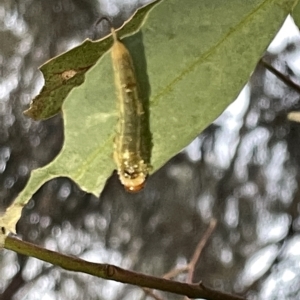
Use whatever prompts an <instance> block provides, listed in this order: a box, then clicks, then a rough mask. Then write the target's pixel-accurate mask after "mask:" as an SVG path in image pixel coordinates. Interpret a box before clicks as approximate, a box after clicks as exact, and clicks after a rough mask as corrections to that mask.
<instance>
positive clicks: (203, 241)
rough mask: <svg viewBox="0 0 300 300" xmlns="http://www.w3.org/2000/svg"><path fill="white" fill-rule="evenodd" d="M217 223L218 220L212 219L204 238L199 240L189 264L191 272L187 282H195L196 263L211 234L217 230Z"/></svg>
mask: <svg viewBox="0 0 300 300" xmlns="http://www.w3.org/2000/svg"><path fill="white" fill-rule="evenodd" d="M216 225H217V220H216V219H212V220H211V221H210V223H209V226H208V228H207V229H206V232H205V233H204V235H203V237H202V239H201V240H200V241H199V243H198V245H197V247H196V250H195V252H194V255H193V257H192V259H191V261H190V263H189V264H188V267H189V272H188V277H187V281H186V282H187V283H192V282H193V276H194V271H195V268H196V264H197V262H198V260H199V257H200V255H201V253H202V250H203V248H204V247H205V245H206V244H207V241H208V239H209V238H210V236H211V234H212V233H213V231H214V230H215V228H216Z"/></svg>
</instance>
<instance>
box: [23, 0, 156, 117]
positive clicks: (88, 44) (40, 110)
mask: <svg viewBox="0 0 300 300" xmlns="http://www.w3.org/2000/svg"><path fill="white" fill-rule="evenodd" d="M160 1H161V0H158V1H154V2H153V3H151V4H149V5H146V6H144V7H142V8H140V9H139V10H137V11H136V13H135V14H134V16H133V17H132V19H130V20H128V21H127V22H126V23H125V24H124V26H123V27H122V29H121V30H120V31H119V32H118V33H119V37H123V36H126V35H128V34H132V33H133V32H136V31H137V30H138V29H139V28H140V27H141V25H142V23H143V21H144V19H145V17H146V15H147V13H148V12H149V11H150V10H151V9H152V8H153V7H154V6H155V5H156V4H157V3H159V2H160ZM112 42H113V39H112V38H111V37H109V38H104V39H102V40H100V41H91V40H89V39H87V40H85V41H84V42H83V43H82V44H81V45H79V46H78V47H75V48H73V49H72V50H70V51H68V52H65V53H63V54H62V55H59V56H56V57H54V58H53V59H51V60H49V61H47V62H46V63H45V64H43V65H42V66H41V67H40V70H41V72H42V73H43V75H44V79H45V85H44V87H43V88H42V90H41V92H40V94H39V95H38V96H37V97H35V98H34V99H33V100H32V102H31V103H30V108H29V109H28V110H26V111H25V112H24V114H25V115H26V116H28V117H30V118H32V119H34V120H43V119H48V118H51V117H53V116H54V115H56V114H57V113H59V112H60V111H61V107H62V104H63V102H64V100H65V99H66V97H67V96H68V94H69V93H70V91H71V90H72V89H73V88H74V87H76V86H79V85H81V84H82V83H83V82H84V80H85V78H84V75H85V73H86V72H87V71H88V70H89V69H90V68H91V67H93V66H94V65H95V63H96V62H97V61H98V60H99V58H100V57H102V55H103V54H104V53H105V52H107V50H109V49H110V47H111V45H112Z"/></svg>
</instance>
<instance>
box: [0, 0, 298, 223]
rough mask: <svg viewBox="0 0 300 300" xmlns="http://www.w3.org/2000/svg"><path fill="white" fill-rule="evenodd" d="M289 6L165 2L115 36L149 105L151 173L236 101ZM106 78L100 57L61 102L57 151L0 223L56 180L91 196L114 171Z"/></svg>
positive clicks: (272, 0) (258, 1)
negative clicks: (132, 30) (133, 29)
mask: <svg viewBox="0 0 300 300" xmlns="http://www.w3.org/2000/svg"><path fill="white" fill-rule="evenodd" d="M294 3H296V2H295V1H294V0H252V1H242V2H241V1H240V0H226V1H224V0H219V1H217V0H216V1H211V0H201V1H199V0H188V1H182V0H165V1H162V2H161V3H160V4H159V5H157V6H156V7H155V8H154V9H153V10H151V12H150V13H149V15H148V17H147V20H146V22H145V24H144V26H143V27H142V28H141V30H140V31H139V32H137V33H136V34H134V35H132V36H130V37H127V38H125V39H123V42H124V43H125V44H126V46H127V47H128V48H129V50H130V52H131V54H132V56H133V60H134V64H135V66H136V72H137V76H138V79H139V83H140V86H141V90H142V92H143V97H145V98H147V99H148V101H149V103H150V127H151V132H152V142H153V151H152V158H151V162H152V165H153V167H154V170H157V169H158V168H160V167H161V166H162V165H163V164H164V163H166V162H167V161H168V160H169V159H170V158H171V157H172V156H173V155H175V154H176V153H178V152H179V151H180V150H181V149H183V148H184V147H185V146H186V145H188V144H189V143H190V142H191V141H192V140H193V139H194V138H195V137H196V136H197V135H198V134H199V132H200V131H201V130H203V129H204V128H205V127H207V126H208V125H209V124H210V123H211V122H212V121H213V120H214V119H215V118H216V117H218V115H219V114H220V113H221V112H222V111H223V110H224V109H225V108H226V106H228V105H229V104H230V103H231V102H232V101H233V100H234V99H235V98H236V96H237V95H238V93H239V91H240V90H241V89H242V88H243V86H244V84H245V83H246V82H247V80H248V78H249V75H250V73H251V72H252V71H253V70H254V68H255V65H256V63H257V61H258V60H259V58H260V56H261V55H262V54H263V52H264V50H265V49H266V47H267V46H268V44H269V43H270V41H271V39H272V38H273V37H274V36H275V34H276V32H277V31H278V29H279V28H280V26H281V25H282V23H283V21H284V20H285V18H286V16H287V15H288V13H289V12H290V10H291V8H292V6H293V5H294ZM132 22H134V20H132ZM107 42H108V40H103V43H107ZM113 81H114V80H113V71H112V66H111V59H110V55H108V54H106V55H103V56H102V58H101V59H100V60H99V61H98V62H97V64H96V65H95V66H94V67H92V68H91V69H90V70H89V71H88V72H87V73H86V77H85V82H84V83H83V84H82V85H81V86H79V87H76V88H74V89H73V90H72V91H71V92H70V94H69V95H68V97H67V99H66V101H65V103H64V104H63V113H64V122H65V143H64V146H63V149H62V150H61V152H60V154H59V155H58V156H57V158H56V159H55V160H54V161H53V162H52V163H50V164H49V165H47V166H46V167H44V168H41V169H38V170H35V171H33V172H32V175H31V177H30V180H29V182H28V184H27V186H26V188H25V189H24V190H23V191H22V192H21V193H20V195H19V196H18V198H17V199H16V201H15V204H14V205H13V207H12V208H11V209H10V210H8V212H7V213H6V216H4V218H3V219H2V223H3V224H7V223H8V222H10V224H14V223H15V222H16V221H17V219H18V218H19V216H20V209H19V211H18V208H20V207H21V206H22V205H24V204H26V203H27V202H28V200H29V199H30V197H31V195H32V194H33V193H34V192H36V191H37V189H38V188H39V187H40V186H41V185H42V184H43V183H44V182H46V181H48V180H50V179H52V178H54V177H57V176H68V177H70V178H72V179H73V180H74V181H75V182H77V183H78V184H79V185H80V187H81V188H82V189H83V190H85V191H87V192H91V193H94V194H95V195H99V193H100V192H101V190H102V189H103V186H104V184H105V181H106V179H107V178H108V177H109V176H110V175H111V173H112V171H113V170H114V168H115V165H114V163H113V160H112V149H113V137H114V135H115V129H114V128H115V125H116V122H117V119H116V116H117V113H116V108H115V107H116V104H115V102H116V101H115V98H116V96H115V87H114V82H113ZM10 212H11V213H10ZM0 221H1V220H0ZM9 229H12V227H10V228H9Z"/></svg>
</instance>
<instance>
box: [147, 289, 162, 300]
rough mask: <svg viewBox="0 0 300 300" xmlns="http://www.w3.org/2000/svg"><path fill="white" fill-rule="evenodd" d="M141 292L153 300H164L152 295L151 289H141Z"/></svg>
mask: <svg viewBox="0 0 300 300" xmlns="http://www.w3.org/2000/svg"><path fill="white" fill-rule="evenodd" d="M143 291H144V292H145V293H146V294H147V295H149V296H150V297H152V298H153V299H155V300H165V299H163V298H161V297H159V296H158V295H156V294H155V293H154V291H153V289H148V288H143Z"/></svg>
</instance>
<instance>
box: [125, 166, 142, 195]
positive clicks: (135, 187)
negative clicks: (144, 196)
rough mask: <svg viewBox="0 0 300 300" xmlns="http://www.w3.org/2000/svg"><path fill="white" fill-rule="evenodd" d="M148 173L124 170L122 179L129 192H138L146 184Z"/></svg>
mask: <svg viewBox="0 0 300 300" xmlns="http://www.w3.org/2000/svg"><path fill="white" fill-rule="evenodd" d="M146 177H147V174H145V173H143V172H133V173H128V172H126V171H124V172H123V173H122V174H120V181H121V183H122V184H123V185H124V188H125V190H126V191H127V192H131V193H136V192H139V191H140V190H142V189H143V187H144V186H145V181H146Z"/></svg>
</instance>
